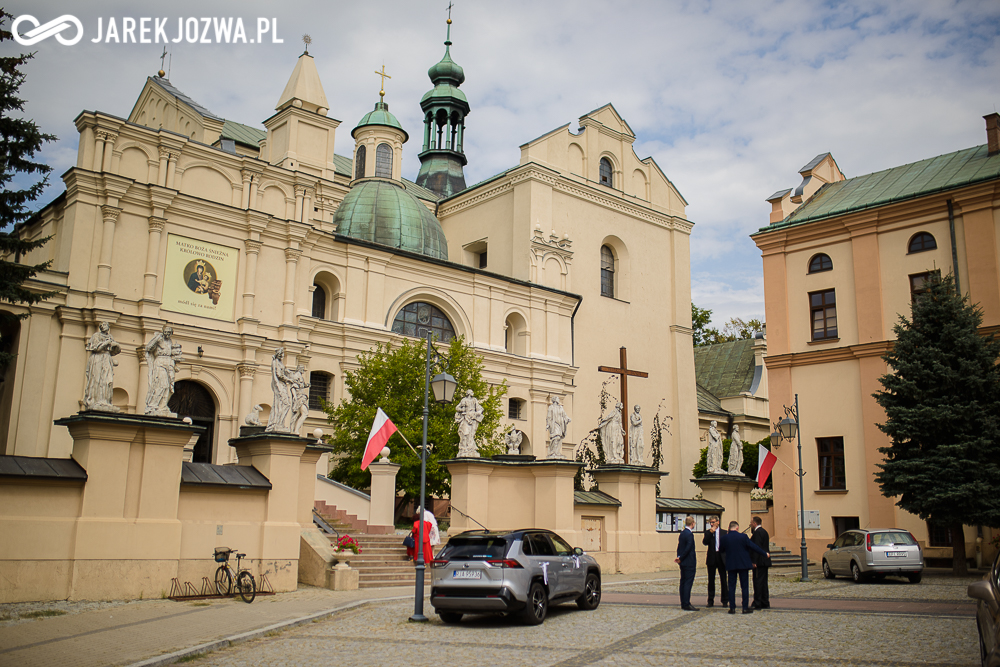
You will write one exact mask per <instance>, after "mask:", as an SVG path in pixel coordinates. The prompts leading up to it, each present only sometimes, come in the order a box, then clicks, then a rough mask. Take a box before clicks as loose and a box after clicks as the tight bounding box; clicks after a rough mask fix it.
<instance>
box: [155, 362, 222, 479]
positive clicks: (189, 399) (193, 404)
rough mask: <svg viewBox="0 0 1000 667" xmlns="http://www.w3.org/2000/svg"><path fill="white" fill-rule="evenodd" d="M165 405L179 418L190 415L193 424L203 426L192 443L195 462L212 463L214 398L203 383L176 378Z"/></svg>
mask: <svg viewBox="0 0 1000 667" xmlns="http://www.w3.org/2000/svg"><path fill="white" fill-rule="evenodd" d="M167 407H169V408H170V411H171V412H176V413H177V416H178V417H180V418H182V419H183V418H184V417H190V418H191V421H192V422H194V424H195V426H204V427H205V432H204V433H202V434H201V436H200V437H199V438H198V442H196V443H195V445H194V457H193V458H192V461H194V462H195V463H212V462H213V461H212V454H213V445H214V443H215V400H214V399H213V398H212V394H211V393H210V392H209V391H208V389H206V388H205V386H204V385H202V384H200V383H198V382H195V381H193V380H178V381H177V382H176V383H175V384H174V395H173V396H171V397H170V402H169V403H167Z"/></svg>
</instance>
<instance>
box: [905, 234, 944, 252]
mask: <svg viewBox="0 0 1000 667" xmlns="http://www.w3.org/2000/svg"><path fill="white" fill-rule="evenodd" d="M936 248H937V241H935V240H934V237H933V236H931V235H930V234H928V233H927V232H920V233H919V234H914V235H913V238H912V239H910V248H909V251H910V252H924V251H925V250H934V249H936Z"/></svg>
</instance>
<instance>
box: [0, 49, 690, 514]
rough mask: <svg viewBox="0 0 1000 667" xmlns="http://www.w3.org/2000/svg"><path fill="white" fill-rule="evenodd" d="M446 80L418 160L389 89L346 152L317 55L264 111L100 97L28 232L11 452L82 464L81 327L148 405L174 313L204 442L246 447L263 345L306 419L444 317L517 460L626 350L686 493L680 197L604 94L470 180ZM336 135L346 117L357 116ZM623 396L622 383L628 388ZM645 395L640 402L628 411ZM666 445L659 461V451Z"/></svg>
mask: <svg viewBox="0 0 1000 667" xmlns="http://www.w3.org/2000/svg"><path fill="white" fill-rule="evenodd" d="M450 46H451V43H450V40H449V41H448V42H446V53H445V57H444V58H443V59H442V61H441V62H439V63H437V64H436V65H434V66H433V67H432V68H431V70H430V72H429V75H430V77H431V80H432V83H433V88H432V90H431V91H429V92H428V93H427V95H425V96H424V99H423V100H422V101H421V103H420V104H421V107H422V109H423V110H424V112H425V114H424V117H425V123H424V127H423V128H414V129H418V130H419V132H420V134H421V140H420V141H421V142H422V146H421V151H420V159H421V165H422V166H421V169H420V172H419V174H418V175H417V177H416V179H415V181H410V180H407V179H405V178H403V177H402V174H401V168H400V165H401V163H402V159H401V158H402V151H403V150H404V145H405V144H406V143H407V142H408V141H409V140H410V139H411V137H410V136H409V133H408V132H407V130H406V129H405V128H403V127H402V126H401V125H400V124H399V122H398V121H397V120H396V118H395V117H394V116H393V115H392V114H391V113H390V111H389V106H388V104H387V103H386V102H385V98H384V96H380V98H379V101H378V102H376V103H375V105H374V108H373V110H372V112H371V113H369V114H367V115H366V116H365V117H364V118H363V119H361V121H360V122H358V123H357V125H356V126H354V127H353V129H352V130H351V136H352V138H353V139H354V149H353V152H352V155H351V156H349V157H345V156H340V155H337V154H335V153H334V144H335V137H336V133H337V131H338V128H339V125H340V121H338V120H335V119H334V118H332V117H331V116H329V115H328V114H329V112H330V111H331V110H330V109H329V105H328V103H327V99H326V96H325V93H324V90H323V86H322V83H321V81H320V78H319V75H318V72H317V69H316V65H315V61H314V60H313V57H312V56H310V55H309V54H308V53H304V54H303V55H302V56H301V57H299V59H298V61H297V62H296V64H295V67H294V70H293V72H292V75H291V77H290V79H289V81H288V83H287V85H286V86H285V88H284V90H283V92H282V93H281V95H280V96H279V97H278V102H277V104H276V108H275V113H274V115H272V116H271V117H270V118H268V119H266V120H264V121H263V127H254V126H249V125H244V124H241V123H238V122H235V121H232V120H227V119H223V118H221V117H218V116H216V115H215V114H213V113H212V112H211V111H209V110H208V109H206V108H204V107H203V106H201V105H200V104H198V103H197V102H195V101H194V100H193V99H192V98H190V97H188V96H187V95H185V94H184V93H183V92H181V91H180V90H179V89H178V88H177V87H175V86H174V84H173V83H172V82H170V81H169V80H167V79H165V78H163V75H162V73H161V74H160V75H159V76H155V77H150V78H149V79H147V81H146V83H145V85H144V87H143V89H142V91H141V93H140V95H139V97H138V100H137V102H136V104H135V106H134V108H133V109H132V110H131V112H130V113H129V114H128V116H127V118H126V117H121V116H117V115H114V114H111V113H105V112H100V111H98V112H91V111H85V112H82V113H81V114H80V115H79V116H78V117H77V119H76V126H77V129H78V130H79V133H80V139H79V148H78V157H77V163H76V165H75V166H74V167H73V168H71V169H70V170H69V171H67V172H66V173H65V174H64V175H63V180H64V182H65V184H66V192H65V193H64V194H62V195H60V196H59V197H58V198H57V199H55V200H54V201H53V202H51V203H50V204H49V205H47V206H46V207H45V208H44V209H42V210H41V211H40V212H39V213H38V214H37V215H36V216H35V217H34V218H33V219H31V220H30V221H28V222H27V223H26V224H25V225H24V226H23V227H21V228H20V233H21V235H22V237H24V238H42V237H45V236H52V239H51V240H50V241H49V242H48V243H47V244H46V245H45V246H43V247H42V248H41V249H39V250H37V251H35V252H34V253H33V254H32V255H31V256H28V257H25V258H23V260H24V261H26V262H29V263H37V262H41V261H45V260H51V261H52V264H51V266H50V268H49V270H48V271H46V272H44V273H43V274H40V275H39V276H38V278H37V280H36V281H35V284H34V285H35V287H37V288H38V289H44V290H49V291H53V292H55V295H54V296H53V297H52V298H49V299H47V300H46V301H44V302H42V303H40V304H37V305H35V306H32V307H31V308H25V309H20V308H14V307H11V310H12V311H14V312H17V313H27V314H28V315H29V317H28V318H27V319H25V320H23V321H22V322H21V325H20V330H19V331H18V332H16V334H17V335H16V336H15V338H14V340H15V343H14V346H15V349H14V350H13V351H15V352H16V353H17V361H16V363H15V364H12V365H11V366H10V367H9V368H8V369H7V374H6V377H5V378H4V381H3V384H2V387H0V425H2V429H0V442H2V453H3V454H7V455H19V456H29V457H50V458H66V457H69V455H70V452H71V449H72V440H71V438H70V436H69V433H68V432H67V430H66V429H65V428H64V427H62V426H56V425H54V424H53V421H54V420H55V419H59V418H61V417H65V416H68V415H72V414H75V413H77V412H78V411H80V410H81V409H82V404H81V400H80V399H81V398H82V396H83V387H84V383H85V379H84V369H85V366H86V351H85V345H86V341H87V340H88V339H89V338H90V337H91V336H92V335H93V334H94V332H95V331H97V329H98V326H99V324H100V323H101V322H102V321H107V322H109V323H110V325H111V334H112V335H113V336H114V338H115V340H116V341H117V342H118V344H119V345H120V346H121V348H122V350H123V352H122V353H121V354H120V355H118V356H117V357H116V358H115V359H116V361H117V364H118V365H117V368H116V371H115V376H114V377H115V381H114V395H113V402H114V404H115V405H116V406H117V407H119V408H120V409H121V410H122V411H123V412H128V413H142V412H143V408H144V404H143V401H144V397H145V395H146V388H147V374H148V370H149V369H148V368H147V362H146V359H145V356H144V354H143V349H144V345H145V344H146V343H148V341H150V340H151V339H152V338H153V336H154V335H156V334H157V333H158V332H160V331H161V330H162V328H163V327H164V326H165V325H167V324H169V325H170V326H171V327H172V328H173V332H174V341H175V342H177V343H180V344H181V345H182V347H183V359H182V360H181V362H180V364H179V365H178V370H177V375H176V393H175V394H174V398H173V399H172V403H171V409H172V410H173V411H175V412H177V413H178V414H179V415H181V416H190V417H191V418H192V420H193V421H194V422H195V424H200V425H204V426H206V434H205V436H203V437H202V439H201V440H200V441H199V443H198V445H197V446H196V448H195V454H194V456H195V460H196V461H202V462H209V463H231V462H235V460H236V457H235V454H234V453H233V452H232V451H231V448H230V447H228V446H227V444H226V443H227V441H228V440H229V439H230V438H233V437H235V436H236V435H237V434H238V431H239V426H240V424H242V423H243V420H244V418H245V416H246V415H247V414H249V413H250V412H251V411H252V410H254V408H255V406H261V410H260V416H261V421H262V422H265V421H266V420H267V416H268V413H269V411H270V407H271V406H270V404H271V402H272V390H271V378H270V366H269V365H270V360H271V358H272V356H273V355H274V353H275V351H276V350H277V349H278V348H279V347H281V348H284V349H285V351H286V352H285V355H286V356H285V365H286V366H288V367H289V368H291V367H294V366H298V365H301V366H304V368H305V372H306V373H308V376H309V378H310V382H311V387H310V408H311V409H310V412H309V416H308V419H307V420H306V426H305V432H311V431H312V429H314V428H316V427H323V426H325V424H326V418H325V414H324V413H323V412H322V411H321V410H320V409H319V406H320V399H323V400H328V401H332V402H334V403H337V402H339V401H342V400H349V396H347V395H346V393H345V386H344V382H343V380H344V375H345V373H346V372H348V371H350V370H352V369H354V368H356V367H357V357H358V355H359V354H360V353H362V352H365V351H367V350H369V349H371V348H372V347H373V346H374V345H376V344H377V343H383V342H392V341H398V340H400V339H401V337H404V336H419V335H423V332H424V331H425V330H428V329H429V330H431V331H432V332H434V334H435V335H437V336H438V337H439V338H441V339H443V340H449V339H450V338H451V337H453V336H464V337H465V339H466V341H467V342H468V343H469V344H470V345H472V346H474V347H475V349H476V351H477V353H479V354H480V355H482V356H483V358H484V363H485V377H486V378H487V380H488V381H490V382H494V383H499V382H501V381H503V380H504V379H506V381H507V383H508V385H509V390H508V394H507V398H506V399H505V400H506V406H505V407H506V410H507V416H508V419H507V421H508V423H509V424H511V425H512V426H513V427H514V428H516V429H518V430H520V431H521V432H522V433H523V436H524V437H523V441H522V452H523V453H528V454H534V455H536V456H539V457H544V455H545V449H546V448H545V443H546V431H545V411H546V407H547V405H548V403H549V400H550V397H552V396H558V397H560V399H561V400H562V403H563V404H564V406H565V407H566V410H567V412H568V413H569V415H570V416H571V418H572V419H573V422H572V423H571V424H570V426H569V431H568V434H567V438H566V440H565V442H564V449H563V453H564V454H565V455H566V456H567V457H568V458H572V457H573V456H574V451H575V449H576V447H577V446H578V445H579V443H580V441H581V440H582V439H584V438H585V436H586V435H587V433H588V432H589V431H590V430H591V429H592V428H595V427H596V426H597V424H598V421H599V419H600V418H601V416H602V415H601V407H600V394H601V390H602V388H606V390H607V392H608V393H609V394H610V395H611V396H612V397H616V396H618V394H619V386H618V384H617V383H618V382H619V380H612V381H611V382H610V383H607V382H606V381H607V380H609V378H614V377H616V376H614V375H612V374H608V373H605V372H601V371H599V370H598V367H599V366H601V365H606V366H617V365H618V360H619V349H620V348H626V349H627V351H628V363H629V364H630V365H631V366H634V368H635V369H638V370H639V371H643V372H646V373H648V378H636V377H631V378H630V379H629V384H628V392H629V403H630V404H632V405H634V404H639V405H641V406H642V409H643V411H642V415H643V417H644V419H645V423H644V430H645V432H646V438H647V445H646V446H647V450H648V448H649V428H650V426H651V424H652V420H653V417H654V415H655V414H657V411H659V412H660V414H661V415H662V416H663V417H670V418H671V419H668V420H667V424H668V427H669V429H668V430H667V431H665V432H664V444H663V450H664V455H665V458H664V461H663V463H662V465H661V469H663V470H665V471H669V472H671V475H670V476H669V477H666V478H664V484H663V486H662V487H661V495H664V496H675V497H691V496H693V495H694V494H695V493H696V489H694V487H693V486H692V485H691V484H690V482H689V477H690V474H689V473H690V470H691V468H692V466H693V465H694V463H695V461H696V459H697V454H698V446H697V445H698V413H697V403H696V394H695V379H694V360H693V354H692V346H691V328H690V311H691V308H690V261H689V237H690V233H691V230H692V223H690V222H689V221H688V220H687V219H686V218H685V214H684V209H685V206H686V202H685V201H684V199H683V197H682V196H681V195H680V194H679V192H678V191H677V189H676V188H675V187H674V186H673V184H672V183H671V182H670V181H669V179H668V178H667V177H666V176H665V175H664V174H663V172H662V171H661V170H660V168H659V167H658V166H657V165H656V163H655V162H654V161H653V160H652V158H645V159H639V158H638V156H637V155H636V154H635V152H634V150H633V149H632V143H633V142H634V141H635V134H634V133H633V132H632V130H631V129H630V128H629V126H628V124H627V123H626V122H625V120H623V119H622V118H621V116H619V114H618V113H617V111H616V110H615V109H614V107H612V106H611V105H606V106H604V107H601V108H599V109H596V110H594V111H591V112H589V113H587V114H584V115H583V116H582V117H581V118H580V122H579V127H578V128H577V129H575V130H571V129H570V128H569V126H568V125H567V126H564V127H561V128H557V129H556V130H553V131H552V132H550V133H548V134H546V135H544V136H542V137H539V138H538V139H535V140H533V141H530V142H528V143H526V144H524V145H523V146H521V159H520V162H519V164H518V165H516V166H514V167H512V168H511V169H509V170H507V171H505V172H503V173H501V174H498V175H497V176H494V177H493V178H491V179H488V180H486V181H484V182H482V183H479V184H476V185H473V186H471V187H468V186H466V184H465V181H464V174H463V172H462V168H463V167H464V166H465V165H466V164H467V161H468V159H467V157H466V155H465V153H464V141H463V140H464V129H465V124H464V119H465V116H466V115H467V114H468V113H470V105H469V103H468V101H467V100H466V99H465V96H464V94H463V93H462V91H461V90H460V88H459V86H460V85H461V83H462V81H464V72H462V69H461V67H459V66H458V65H457V64H456V63H455V62H454V61H453V60H452V59H451V56H450ZM341 131H342V130H341ZM613 403H614V400H612V404H613ZM632 405H629V406H625V410H626V414H628V413H629V412H631V411H632ZM649 460H650V457H649V454H648V453H647V455H646V463H647V464H648V463H649Z"/></svg>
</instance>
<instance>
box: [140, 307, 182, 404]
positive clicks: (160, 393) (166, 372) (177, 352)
mask: <svg viewBox="0 0 1000 667" xmlns="http://www.w3.org/2000/svg"><path fill="white" fill-rule="evenodd" d="M173 335H174V330H173V329H172V328H170V326H169V325H167V326H164V327H163V331H161V332H160V333H158V334H156V335H155V336H153V339H152V340H151V341H149V342H148V343H146V365H147V366H148V371H147V373H148V380H149V382H148V385H149V386H148V387H147V388H146V414H147V415H154V416H157V417H176V416H177V415H176V414H175V413H173V412H171V411H170V408H168V407H167V403H168V402H169V401H170V397H171V396H173V395H174V375H175V373H176V369H175V366H174V364H176V363H177V362H179V361H180V360H181V346H180V345H178V344H175V343H174V342H173Z"/></svg>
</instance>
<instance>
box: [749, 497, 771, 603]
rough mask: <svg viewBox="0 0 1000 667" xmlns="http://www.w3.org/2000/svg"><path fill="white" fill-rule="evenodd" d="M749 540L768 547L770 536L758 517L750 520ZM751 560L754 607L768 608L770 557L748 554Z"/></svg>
mask: <svg viewBox="0 0 1000 667" xmlns="http://www.w3.org/2000/svg"><path fill="white" fill-rule="evenodd" d="M750 531H751V535H750V541H751V542H753V543H754V544H756V545H757V546H758V547H760V548H761V549H763V550H764V551H767V550H768V549H769V548H770V544H771V536H770V535H768V534H767V531H766V530H764V527H763V526H761V525H760V517H759V516H755V517H754V518H752V519H751V520H750ZM750 560H751V561H752V562H753V606H754V609H770V608H771V596H770V594H769V593H768V591H767V571H768V569H769V568H770V567H771V559H770V557H767V556H761V555H760V554H758V553H752V554H750Z"/></svg>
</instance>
